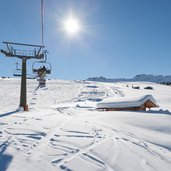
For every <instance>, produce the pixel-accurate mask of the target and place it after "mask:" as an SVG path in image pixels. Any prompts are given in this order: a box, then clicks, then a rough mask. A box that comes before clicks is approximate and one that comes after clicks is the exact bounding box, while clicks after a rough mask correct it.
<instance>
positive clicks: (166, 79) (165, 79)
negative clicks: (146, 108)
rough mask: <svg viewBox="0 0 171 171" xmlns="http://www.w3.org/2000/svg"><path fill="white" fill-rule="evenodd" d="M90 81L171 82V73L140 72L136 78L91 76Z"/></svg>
mask: <svg viewBox="0 0 171 171" xmlns="http://www.w3.org/2000/svg"><path fill="white" fill-rule="evenodd" d="M87 80H88V81H98V82H122V81H129V82H130V81H145V82H155V83H165V82H171V75H166V76H163V75H152V74H149V75H147V74H140V75H136V76H135V77H134V78H130V79H126V78H114V79H111V78H105V77H103V76H101V77H89V78H88V79H87Z"/></svg>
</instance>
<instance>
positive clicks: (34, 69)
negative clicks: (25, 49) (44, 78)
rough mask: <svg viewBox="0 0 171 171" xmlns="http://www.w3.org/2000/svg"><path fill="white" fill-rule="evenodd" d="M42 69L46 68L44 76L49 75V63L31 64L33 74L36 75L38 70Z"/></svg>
mask: <svg viewBox="0 0 171 171" xmlns="http://www.w3.org/2000/svg"><path fill="white" fill-rule="evenodd" d="M43 67H45V68H46V74H51V71H52V66H51V64H50V63H49V62H45V61H36V62H33V65H32V71H33V74H38V72H39V70H40V69H41V68H43Z"/></svg>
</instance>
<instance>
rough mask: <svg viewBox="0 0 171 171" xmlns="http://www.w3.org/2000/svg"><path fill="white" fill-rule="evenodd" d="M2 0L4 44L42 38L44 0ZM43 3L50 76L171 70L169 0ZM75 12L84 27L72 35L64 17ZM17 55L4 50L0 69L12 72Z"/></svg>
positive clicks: (0, 13)
mask: <svg viewBox="0 0 171 171" xmlns="http://www.w3.org/2000/svg"><path fill="white" fill-rule="evenodd" d="M0 2H1V5H0V21H1V22H0V48H1V49H2V48H3V49H4V48H5V47H4V45H3V44H2V43H1V42H2V41H12V42H21V43H33V44H41V24H40V0H29V1H28V0H0ZM44 4H45V25H44V26H45V45H46V48H47V49H48V51H49V54H48V61H49V62H50V63H51V64H52V68H53V72H52V75H51V76H50V77H51V78H57V79H86V78H88V77H90V76H105V77H108V78H120V77H125V78H130V77H133V76H135V75H136V74H141V73H145V74H163V75H169V74H171V72H170V63H171V10H170V9H171V1H170V0H44ZM71 12H72V13H73V14H74V16H76V17H77V18H78V19H79V21H80V23H81V25H82V28H83V31H81V32H80V33H79V34H78V35H76V36H72V37H69V36H68V35H67V33H66V32H65V31H64V30H62V29H61V22H62V21H63V20H64V19H65V18H67V16H68V15H69V14H70V13H71ZM16 61H17V59H12V58H7V57H5V56H4V55H3V54H0V70H1V73H0V75H3V76H12V74H13V70H14V69H15V62H16ZM32 62H33V60H30V61H29V62H28V73H30V72H31V64H32Z"/></svg>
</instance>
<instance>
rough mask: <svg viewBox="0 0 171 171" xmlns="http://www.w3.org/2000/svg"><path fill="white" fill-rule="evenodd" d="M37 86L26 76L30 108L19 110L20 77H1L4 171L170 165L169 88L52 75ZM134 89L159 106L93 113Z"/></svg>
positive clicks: (0, 169) (133, 169)
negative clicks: (44, 85)
mask: <svg viewBox="0 0 171 171" xmlns="http://www.w3.org/2000/svg"><path fill="white" fill-rule="evenodd" d="M37 84H38V83H37V82H36V80H28V105H29V108H30V111H29V112H17V111H16V109H17V107H18V104H19V93H20V80H19V79H1V78H0V171H30V170H35V171H47V170H51V171H56V170H61V171H72V170H75V171H87V170H90V171H96V170H99V171H101V170H106V171H137V170H139V171H144V170H145V171H151V170H152V171H153V170H157V171H170V170H171V113H170V111H171V105H170V103H171V87H169V86H163V85H157V84H153V83H143V82H136V83H115V84H113V83H96V82H86V81H62V80H48V81H47V88H42V89H37V90H36V87H37ZM132 86H140V89H139V90H137V89H132ZM146 86H152V87H153V90H145V89H144V87H146ZM135 94H137V95H144V94H151V95H153V97H154V98H155V99H156V100H157V104H158V105H159V106H160V108H159V109H156V110H153V111H149V112H99V111H97V110H96V104H97V102H100V101H101V100H103V99H105V98H109V97H115V98H117V97H118V98H119V97H121V96H122V97H123V98H124V97H127V96H131V95H135Z"/></svg>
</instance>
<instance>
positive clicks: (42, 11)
mask: <svg viewBox="0 0 171 171" xmlns="http://www.w3.org/2000/svg"><path fill="white" fill-rule="evenodd" d="M41 27H42V35H41V36H42V46H44V4H43V0H41Z"/></svg>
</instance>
